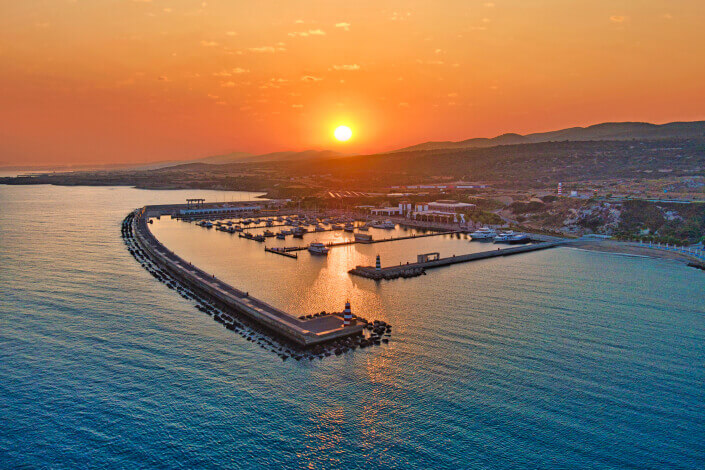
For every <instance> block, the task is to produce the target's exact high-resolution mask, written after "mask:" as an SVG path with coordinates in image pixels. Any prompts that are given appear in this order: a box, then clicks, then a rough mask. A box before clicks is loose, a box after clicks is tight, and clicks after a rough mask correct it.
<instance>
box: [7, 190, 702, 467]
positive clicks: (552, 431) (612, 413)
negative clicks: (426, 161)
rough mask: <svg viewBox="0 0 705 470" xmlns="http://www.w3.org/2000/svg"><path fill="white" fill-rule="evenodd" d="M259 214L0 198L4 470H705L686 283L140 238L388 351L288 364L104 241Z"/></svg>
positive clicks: (666, 275) (138, 201) (598, 256)
mask: <svg viewBox="0 0 705 470" xmlns="http://www.w3.org/2000/svg"><path fill="white" fill-rule="evenodd" d="M257 196H258V194H254V193H243V192H218V191H201V190H184V191H181V190H173V191H153V190H141V189H135V188H128V187H59V186H45V185H41V186H40V185H37V186H0V468H3V469H18V468H27V469H35V468H37V469H44V468H47V469H75V468H97V469H116V468H119V469H122V468H125V469H157V468H159V469H161V468H165V469H172V468H174V469H176V468H183V469H192V468H206V469H209V468H233V469H238V468H247V469H249V468H253V469H255V468H267V469H270V468H274V469H279V468H282V469H299V468H307V469H328V468H331V469H332V468H343V469H357V468H359V469H376V468H379V469H388V468H395V469H396V468H403V469H429V468H433V469H525V468H526V469H529V468H530V469H543V468H545V469H665V468H668V469H697V468H705V273H703V272H702V271H698V270H696V269H693V268H689V267H687V266H685V265H684V264H682V263H678V262H675V261H668V260H660V259H651V258H637V257H628V256H619V255H615V254H607V253H598V252H589V251H582V250H577V249H571V248H555V249H550V250H545V251H539V252H532V253H526V254H522V255H517V256H512V257H505V258H493V259H488V260H483V261H478V262H472V263H465V264H458V265H453V266H449V267H445V268H439V269H436V270H429V271H428V273H427V275H425V276H420V277H416V278H412V279H398V280H392V281H382V282H375V281H372V280H368V279H363V278H357V277H353V276H351V275H350V274H348V272H347V271H348V270H349V269H350V268H351V267H354V266H356V265H373V264H374V260H375V258H376V256H377V255H380V259H381V262H382V265H383V266H387V265H393V264H399V263H406V262H413V261H415V260H416V256H417V255H419V254H423V253H429V252H438V253H440V255H441V256H449V255H453V254H458V255H459V254H464V253H469V252H473V251H482V250H486V249H496V247H495V245H493V244H491V243H489V244H487V243H478V242H471V241H469V240H468V239H467V237H465V236H463V235H441V236H437V237H428V238H417V239H411V240H406V241H396V242H389V243H379V244H374V245H348V246H341V247H336V248H333V249H331V252H330V253H329V255H328V256H327V257H315V256H312V255H310V254H309V253H308V252H305V251H304V252H300V254H299V258H298V259H290V258H285V257H283V256H278V255H276V254H272V253H267V252H265V251H264V246H263V244H259V243H257V242H254V241H250V240H245V239H241V238H239V237H238V236H237V234H235V235H230V234H227V233H223V232H217V231H215V230H208V229H205V228H201V227H199V226H196V225H195V224H191V223H186V222H182V221H176V220H171V219H170V218H169V217H161V219H160V220H155V221H154V224H152V225H150V228H151V229H152V230H153V232H154V233H155V235H156V236H157V237H158V238H159V239H160V240H162V241H163V242H164V244H165V245H166V246H167V247H168V248H170V249H172V250H174V251H175V252H176V253H177V254H179V255H181V256H182V257H184V258H186V259H188V260H189V261H191V262H193V263H194V264H195V265H197V266H199V267H201V268H202V269H204V270H206V271H208V272H210V273H213V274H214V275H216V276H217V277H219V278H221V279H223V280H226V281H228V282H230V283H232V284H233V285H234V286H235V287H238V288H240V289H243V290H246V291H248V292H249V293H250V295H253V296H256V297H258V298H260V299H262V300H265V301H267V302H269V303H271V304H273V305H275V306H277V307H280V308H283V309H286V310H287V311H291V312H292V313H296V314H308V313H314V312H317V311H321V310H326V311H340V310H342V308H343V305H344V303H345V301H347V300H349V301H350V302H351V305H352V309H353V312H354V313H357V314H360V315H362V316H365V317H367V318H369V319H379V320H383V321H386V322H388V323H390V324H391V325H392V326H393V334H392V337H391V341H390V343H389V344H387V345H382V346H379V347H374V348H367V349H363V350H356V351H353V352H350V353H346V354H343V355H341V356H332V357H327V358H325V359H323V360H318V359H316V360H314V361H308V360H305V361H299V362H296V361H294V360H292V359H289V360H287V361H282V360H281V358H280V357H278V356H277V355H276V354H273V353H272V352H270V351H267V350H264V349H261V348H260V347H258V346H257V345H256V344H254V343H252V342H248V341H246V340H245V339H243V338H242V337H241V336H239V335H237V334H235V333H233V332H231V331H229V330H227V329H225V328H223V327H222V325H220V324H219V323H217V322H214V321H212V319H210V318H209V317H208V316H206V315H205V314H203V313H201V312H200V311H198V310H197V309H196V308H194V304H193V302H191V301H188V300H185V299H183V298H181V297H179V296H178V295H177V294H176V293H175V292H174V291H173V290H170V289H168V288H167V287H166V286H165V285H164V284H161V283H159V282H157V281H156V280H155V279H154V278H153V277H152V276H150V275H149V273H148V272H146V271H145V270H144V269H143V268H142V267H141V266H140V265H139V264H138V263H137V262H136V261H135V260H134V258H132V256H130V254H129V253H128V251H127V250H126V248H125V245H124V243H123V241H122V239H121V237H120V224H121V221H122V220H123V218H124V217H125V216H126V215H127V214H128V212H129V211H131V210H132V209H134V208H137V207H140V206H143V205H146V204H165V203H180V202H184V201H185V199H186V198H187V197H203V198H205V199H206V200H208V201H222V202H226V201H244V200H252V199H254V198H255V197H257ZM272 230H274V231H276V230H279V229H278V228H273V229H272ZM370 233H372V234H373V237H375V238H377V239H379V238H384V237H396V236H403V235H405V236H408V235H413V234H414V233H416V232H414V231H412V230H405V229H402V228H397V229H395V230H393V231H384V230H379V231H374V230H373V231H371V232H370ZM419 233H420V232H419ZM345 236H346V235H345V234H342V233H340V232H322V233H314V234H308V235H306V237H307V238H306V239H304V240H303V241H302V240H296V241H297V242H299V243H302V242H303V243H308V242H310V241H330V240H336V239H338V238H340V239H341V240H342V239H344V237H345ZM266 243H267V244H268V245H270V246H274V245H275V244H276V243H280V244H285V245H291V244H294V243H295V241H292V239H291V238H290V237H289V238H288V239H287V240H286V241H285V242H282V241H274V240H271V239H268V241H267V242H266Z"/></svg>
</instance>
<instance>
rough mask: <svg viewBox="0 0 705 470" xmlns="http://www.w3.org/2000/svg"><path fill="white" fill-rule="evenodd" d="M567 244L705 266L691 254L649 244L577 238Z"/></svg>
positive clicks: (602, 251) (587, 248)
mask: <svg viewBox="0 0 705 470" xmlns="http://www.w3.org/2000/svg"><path fill="white" fill-rule="evenodd" d="M567 246H568V247H570V248H577V249H581V250H587V251H597V252H601V253H612V254H618V255H627V256H637V257H645V258H658V259H667V260H673V261H679V262H682V263H686V264H690V263H693V264H699V265H700V266H703V265H704V264H705V263H703V261H700V260H698V259H697V258H695V257H694V256H690V255H687V254H684V253H679V252H675V251H667V250H662V249H658V248H652V247H648V246H639V245H634V244H631V243H629V242H620V241H615V240H595V241H593V240H575V241H573V242H571V243H570V244H569V245H567Z"/></svg>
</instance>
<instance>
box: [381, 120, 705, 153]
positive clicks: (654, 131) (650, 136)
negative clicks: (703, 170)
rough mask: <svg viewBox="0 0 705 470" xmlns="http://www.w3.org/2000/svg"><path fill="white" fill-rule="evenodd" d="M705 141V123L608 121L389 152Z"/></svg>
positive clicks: (417, 146)
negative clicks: (636, 141)
mask: <svg viewBox="0 0 705 470" xmlns="http://www.w3.org/2000/svg"><path fill="white" fill-rule="evenodd" d="M674 138H675V139H692V138H705V121H694V122H671V123H668V124H660V125H659V124H650V123H647V122H606V123H602V124H595V125H593V126H589V127H571V128H567V129H561V130H557V131H551V132H540V133H535V134H527V135H520V134H512V133H510V134H502V135H500V136H497V137H494V138H482V137H481V138H474V139H467V140H461V141H457V142H452V141H446V142H424V143H422V144H417V145H412V146H411V147H405V148H402V149H399V150H394V151H393V152H389V153H396V152H409V151H419V150H440V149H469V148H486V147H495V146H497V145H519V144H537V143H544V142H563V141H572V142H585V141H595V140H597V141H599V140H632V139H637V140H660V139H674Z"/></svg>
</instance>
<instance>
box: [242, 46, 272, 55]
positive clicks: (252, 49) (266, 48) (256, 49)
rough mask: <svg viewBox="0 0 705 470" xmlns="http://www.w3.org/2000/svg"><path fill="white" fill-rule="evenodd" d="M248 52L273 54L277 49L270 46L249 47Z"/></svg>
mask: <svg viewBox="0 0 705 470" xmlns="http://www.w3.org/2000/svg"><path fill="white" fill-rule="evenodd" d="M248 50H249V51H250V52H264V53H273V52H276V51H277V49H276V48H275V47H272V46H262V47H250V48H249V49H248Z"/></svg>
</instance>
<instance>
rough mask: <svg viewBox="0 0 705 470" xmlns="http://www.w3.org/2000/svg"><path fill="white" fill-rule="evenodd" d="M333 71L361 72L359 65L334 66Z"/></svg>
mask: <svg viewBox="0 0 705 470" xmlns="http://www.w3.org/2000/svg"><path fill="white" fill-rule="evenodd" d="M333 70H360V66H359V65H357V64H346V65H334V66H333Z"/></svg>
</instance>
